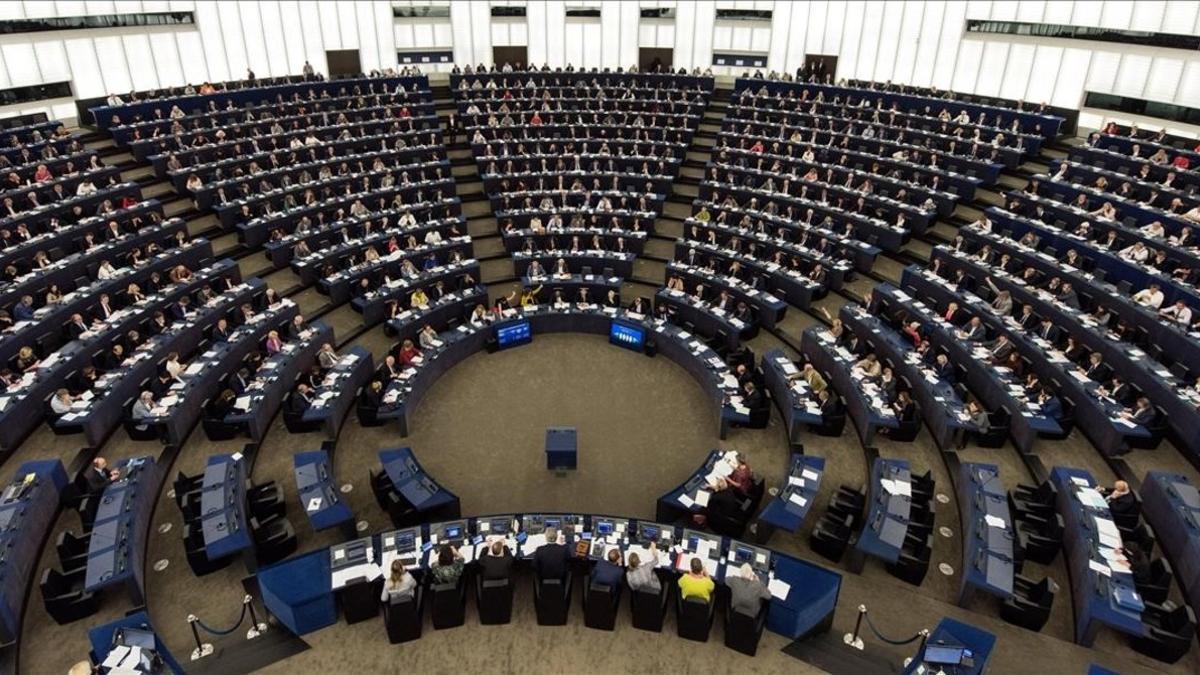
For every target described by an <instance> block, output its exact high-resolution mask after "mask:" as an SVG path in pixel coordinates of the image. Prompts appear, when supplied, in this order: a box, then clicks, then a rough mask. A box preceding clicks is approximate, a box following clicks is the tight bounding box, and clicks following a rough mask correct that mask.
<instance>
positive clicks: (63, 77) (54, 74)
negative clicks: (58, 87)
mask: <svg viewBox="0 0 1200 675" xmlns="http://www.w3.org/2000/svg"><path fill="white" fill-rule="evenodd" d="M33 49H34V53H35V56H36V61H37V67H38V73H39V74H41V76H42V82H63V81H69V80H70V79H71V64H70V62H69V61H68V60H67V50H66V48H65V47H64V46H63V42H62V40H47V41H45V42H37V43H34V45H33Z"/></svg>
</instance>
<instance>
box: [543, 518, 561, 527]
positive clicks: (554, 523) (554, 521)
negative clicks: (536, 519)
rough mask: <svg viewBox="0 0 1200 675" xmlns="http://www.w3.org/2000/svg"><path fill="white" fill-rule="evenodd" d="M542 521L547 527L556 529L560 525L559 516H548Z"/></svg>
mask: <svg viewBox="0 0 1200 675" xmlns="http://www.w3.org/2000/svg"><path fill="white" fill-rule="evenodd" d="M542 523H543V525H545V526H546V527H553V528H554V529H556V530H557V529H558V526H559V522H558V518H547V519H546V520H544V521H542Z"/></svg>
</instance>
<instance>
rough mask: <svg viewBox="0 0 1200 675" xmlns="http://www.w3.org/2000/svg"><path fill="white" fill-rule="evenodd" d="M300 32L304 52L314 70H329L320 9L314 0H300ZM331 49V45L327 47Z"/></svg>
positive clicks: (326, 71) (324, 71) (323, 71)
mask: <svg viewBox="0 0 1200 675" xmlns="http://www.w3.org/2000/svg"><path fill="white" fill-rule="evenodd" d="M299 6H300V33H301V35H302V36H303V37H304V53H305V55H306V56H307V58H308V59H309V61H310V62H311V63H312V67H313V69H314V70H316V71H318V72H322V73H328V72H329V60H328V59H326V58H325V49H326V47H325V45H326V43H325V41H324V33H323V32H322V30H321V22H322V21H321V11H320V8H319V7H318V6H317V3H315V2H301V3H299ZM329 48H330V49H332V48H333V47H329Z"/></svg>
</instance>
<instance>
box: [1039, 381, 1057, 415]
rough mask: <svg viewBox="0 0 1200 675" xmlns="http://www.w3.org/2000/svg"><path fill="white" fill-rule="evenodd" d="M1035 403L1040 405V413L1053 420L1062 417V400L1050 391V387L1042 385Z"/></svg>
mask: <svg viewBox="0 0 1200 675" xmlns="http://www.w3.org/2000/svg"><path fill="white" fill-rule="evenodd" d="M1037 403H1038V405H1039V406H1040V407H1041V410H1042V414H1043V415H1045V416H1046V417H1049V418H1050V419H1052V420H1054V421H1055V422H1057V421H1059V420H1061V419H1062V417H1063V407H1062V401H1060V400H1059V398H1058V396H1055V395H1054V392H1052V391H1050V387H1047V386H1043V387H1042V388H1041V390H1040V391H1039V392H1038V397H1037Z"/></svg>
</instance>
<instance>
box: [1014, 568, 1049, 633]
mask: <svg viewBox="0 0 1200 675" xmlns="http://www.w3.org/2000/svg"><path fill="white" fill-rule="evenodd" d="M1057 593H1058V584H1056V583H1055V582H1054V580H1053V579H1051V578H1050V577H1046V578H1044V579H1042V580H1041V581H1039V582H1034V581H1033V579H1030V578H1028V577H1023V576H1021V575H1019V574H1018V575H1015V576H1013V594H1012V597H1010V598H1008V599H1006V600H1005V601H1004V603H1003V604H1002V605H1001V606H1000V618H1001V619H1004V620H1005V621H1007V622H1008V623H1011V624H1013V625H1014V626H1021V627H1022V628H1028V629H1029V630H1031V631H1035V632H1036V631H1040V630H1041V629H1042V627H1043V626H1045V625H1046V621H1047V620H1048V619H1049V618H1050V609H1051V607H1052V606H1053V605H1054V596H1055V595H1056V594H1057Z"/></svg>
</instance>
